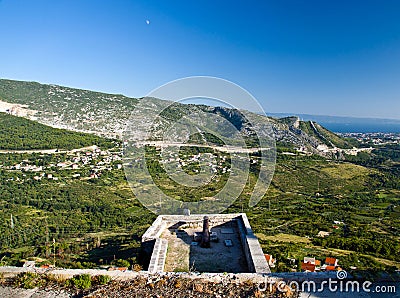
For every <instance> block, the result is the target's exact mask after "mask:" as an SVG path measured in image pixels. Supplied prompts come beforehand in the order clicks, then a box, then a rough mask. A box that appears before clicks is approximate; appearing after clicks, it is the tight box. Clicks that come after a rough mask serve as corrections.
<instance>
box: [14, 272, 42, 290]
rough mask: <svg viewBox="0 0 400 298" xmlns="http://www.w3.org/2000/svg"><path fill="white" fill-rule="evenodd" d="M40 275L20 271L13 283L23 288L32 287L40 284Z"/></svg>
mask: <svg viewBox="0 0 400 298" xmlns="http://www.w3.org/2000/svg"><path fill="white" fill-rule="evenodd" d="M42 282H43V281H42V279H41V278H40V276H39V275H38V274H36V273H33V272H21V273H19V274H18V275H17V276H16V277H15V279H14V285H15V286H16V287H21V288H24V289H33V288H36V287H39V286H41V285H42Z"/></svg>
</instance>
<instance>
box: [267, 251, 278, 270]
mask: <svg viewBox="0 0 400 298" xmlns="http://www.w3.org/2000/svg"><path fill="white" fill-rule="evenodd" d="M264 257H265V259H266V260H267V262H268V265H269V267H272V268H273V267H275V264H276V259H274V258H273V257H272V255H269V254H264Z"/></svg>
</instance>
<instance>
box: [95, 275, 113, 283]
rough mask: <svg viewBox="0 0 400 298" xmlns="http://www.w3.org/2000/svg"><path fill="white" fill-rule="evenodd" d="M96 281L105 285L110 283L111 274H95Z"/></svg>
mask: <svg viewBox="0 0 400 298" xmlns="http://www.w3.org/2000/svg"><path fill="white" fill-rule="evenodd" d="M95 278H96V279H95V280H96V283H98V284H99V285H105V284H108V283H109V282H110V281H111V276H109V275H97V276H95Z"/></svg>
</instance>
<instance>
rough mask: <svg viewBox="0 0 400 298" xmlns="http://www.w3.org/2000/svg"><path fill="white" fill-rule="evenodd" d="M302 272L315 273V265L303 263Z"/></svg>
mask: <svg viewBox="0 0 400 298" xmlns="http://www.w3.org/2000/svg"><path fill="white" fill-rule="evenodd" d="M301 270H304V271H306V272H315V264H311V263H304V262H301Z"/></svg>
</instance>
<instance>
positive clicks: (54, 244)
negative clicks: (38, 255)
mask: <svg viewBox="0 0 400 298" xmlns="http://www.w3.org/2000/svg"><path fill="white" fill-rule="evenodd" d="M53 246H54V254H53V265H54V267H56V239H54V238H53Z"/></svg>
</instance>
